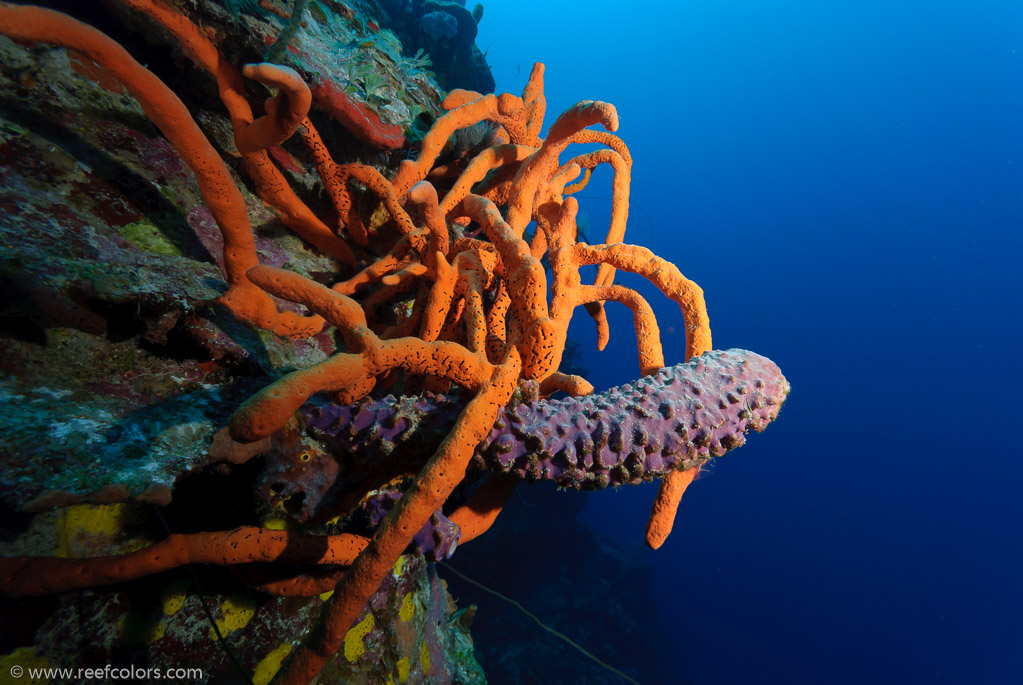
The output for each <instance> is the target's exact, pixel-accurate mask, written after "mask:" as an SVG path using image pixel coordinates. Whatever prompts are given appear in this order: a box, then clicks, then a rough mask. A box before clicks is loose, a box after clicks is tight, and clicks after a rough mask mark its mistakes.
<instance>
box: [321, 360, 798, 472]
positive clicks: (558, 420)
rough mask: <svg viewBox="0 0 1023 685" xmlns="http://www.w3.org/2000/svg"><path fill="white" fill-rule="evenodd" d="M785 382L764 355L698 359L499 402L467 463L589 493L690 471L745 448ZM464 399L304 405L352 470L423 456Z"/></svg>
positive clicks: (773, 411) (771, 413)
mask: <svg viewBox="0 0 1023 685" xmlns="http://www.w3.org/2000/svg"><path fill="white" fill-rule="evenodd" d="M788 392H789V384H788V381H786V380H785V377H784V376H783V375H782V373H781V370H780V369H779V368H778V366H777V365H776V364H775V363H774V362H772V361H771V360H770V359H767V358H766V357H762V356H760V355H758V354H755V353H753V352H748V351H746V350H738V349H732V350H724V351H711V352H706V353H704V354H702V355H700V356H699V357H696V358H693V359H691V360H690V361H688V362H686V363H684V364H678V365H676V366H672V367H668V368H664V369H661V370H660V371H658V372H657V373H655V374H652V375H650V376H648V377H646V378H642V379H640V380H638V381H635V382H632V383H627V384H625V385H621V386H618V387H616V388H611V389H610V390H606V391H604V392H601V393H599V394H594V395H590V396H587V397H570V398H565V399H556V400H540V401H538V402H533V403H529V404H518V405H515V406H513V407H509V408H508V409H506V410H505V412H504V413H503V414H502V415H501V416H500V417H499V418H498V420H497V422H496V423H495V425H494V428H493V429H492V430H491V432H490V435H488V436H487V438H486V439H484V440H483V442H482V443H481V444H480V445H479V447H478V448H477V450H476V456H475V457H474V463H475V465H476V466H477V467H482V468H486V469H489V470H493V471H499V472H504V473H513V474H515V475H517V476H519V477H520V478H523V479H524V480H528V481H539V480H553V481H556V482H557V483H558V484H559V485H561V486H562V487H569V488H577V489H583V490H596V489H600V488H605V487H607V486H609V485H615V486H617V485H625V484H635V483H639V482H642V481H647V480H651V479H653V478H656V477H660V476H663V475H665V474H667V473H668V472H670V471H674V470H680V469H688V468H692V467H696V466H700V465H702V464H704V463H706V462H707V461H709V460H710V458H711V457H719V456H721V455H723V454H725V453H726V452H728V451H729V450H732V449H735V448H736V447H739V446H741V445H742V444H744V443H745V441H746V438H745V434H746V433H747V432H748V431H749V430H750V429H753V430H754V431H757V432H759V431H761V430H763V429H764V428H765V427H766V426H767V424H769V423H770V422H771V421H773V420H774V419H775V417H777V415H778V412H779V410H780V409H781V405H782V403H783V402H784V401H785V398H786V396H787V395H788ZM464 405H465V399H464V398H462V397H459V396H457V395H455V396H445V395H432V394H429V393H427V394H424V395H422V396H419V397H400V398H396V397H393V396H388V397H384V398H382V399H379V400H364V401H362V402H359V403H356V404H354V405H349V406H339V405H334V404H329V403H314V404H310V405H307V407H306V408H305V409H303V412H302V413H303V418H304V420H305V423H306V427H307V430H308V432H309V434H310V435H311V436H312V437H314V438H315V439H317V440H318V441H320V442H321V443H322V444H324V445H325V446H326V447H327V448H328V449H329V450H330V451H331V452H333V453H334V454H335V455H339V456H340V455H342V454H343V455H346V456H347V457H348V458H350V459H351V460H352V462H353V464H352V465H353V466H355V464H356V463H358V462H361V461H362V460H369V461H379V460H381V459H384V458H386V457H388V456H391V458H397V459H400V460H401V461H405V460H417V459H421V458H427V457H428V456H429V455H430V454H431V453H432V451H433V450H434V449H435V448H436V446H437V445H438V444H439V442H440V440H441V439H442V438H443V436H444V435H446V434H447V433H448V431H450V429H451V426H452V425H453V424H454V421H455V418H456V417H457V415H458V412H460V411H461V409H462V407H464Z"/></svg>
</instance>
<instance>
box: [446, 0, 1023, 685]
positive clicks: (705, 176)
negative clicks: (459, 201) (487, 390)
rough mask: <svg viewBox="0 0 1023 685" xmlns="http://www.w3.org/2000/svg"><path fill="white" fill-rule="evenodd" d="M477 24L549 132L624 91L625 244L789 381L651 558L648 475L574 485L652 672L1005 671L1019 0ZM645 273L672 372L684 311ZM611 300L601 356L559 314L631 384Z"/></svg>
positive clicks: (1012, 583) (492, 13) (1017, 415)
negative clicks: (540, 94)
mask: <svg viewBox="0 0 1023 685" xmlns="http://www.w3.org/2000/svg"><path fill="white" fill-rule="evenodd" d="M477 43H478V44H479V46H480V47H481V49H485V50H486V49H488V48H489V51H488V59H489V62H490V63H491V65H492V66H493V70H494V74H495V77H496V80H497V91H498V92H504V91H508V92H513V93H519V92H521V89H522V86H523V84H524V83H525V79H526V76H527V75H528V73H529V69H530V66H531V63H532V62H533V61H543V62H545V63H546V65H547V78H546V84H547V88H546V92H547V100H548V119H547V122H548V124H549V123H550V122H551V121H553V117H554V115H556V114H557V113H558V112H560V111H562V110H564V109H565V108H566V107H568V106H569V105H571V104H572V103H574V102H576V101H578V100H583V99H599V100H606V101H609V102H612V103H614V104H615V105H616V106H617V108H618V111H619V114H620V116H621V128H620V131H619V133H620V135H621V136H622V138H623V139H624V140H625V141H626V142H627V144H628V145H629V146H630V148H631V150H632V153H633V156H634V158H635V165H634V167H633V181H632V212H631V216H630V228H629V233H628V234H627V242H636V243H640V244H644V245H647V246H650V247H652V248H653V249H654V251H655V252H657V253H659V254H660V255H661V256H663V257H666V258H668V259H669V260H671V261H673V262H675V263H676V264H677V265H678V266H679V268H680V269H681V270H682V272H683V273H684V274H685V275H686V276H688V277H690V278H692V279H693V280H695V281H696V282H697V283H699V284H700V285H701V286H702V287H703V288H704V290H705V292H706V295H707V302H708V307H709V311H710V317H711V325H712V329H713V333H714V342H715V347H717V348H728V347H744V348H747V349H752V350H755V351H757V352H759V353H761V354H764V355H767V356H769V357H771V358H772V359H774V360H775V361H777V362H778V363H779V365H780V366H781V367H782V369H783V371H784V372H785V373H786V375H787V377H788V378H789V380H790V381H791V383H792V386H793V391H792V394H791V396H790V398H789V402H788V404H787V405H786V407H785V408H784V410H783V411H782V413H781V416H780V418H779V420H778V422H777V423H776V424H775V425H772V426H771V427H769V428H768V430H767V431H766V432H765V433H763V434H761V435H755V436H753V437H752V438H751V439H750V441H749V443H748V444H747V446H746V447H744V448H742V449H741V450H739V451H737V452H734V453H731V454H729V455H727V456H725V457H724V458H723V459H721V460H720V461H719V462H718V463H717V466H716V467H715V468H714V470H713V471H712V472H711V473H710V474H709V475H707V476H704V477H703V478H701V479H700V480H698V481H697V482H696V483H694V484H693V485H692V486H691V488H690V489H689V492H688V493H687V494H686V496H685V497H684V498H683V501H682V505H681V507H680V510H679V516H678V519H677V521H676V525H675V531H674V533H673V534H672V536H671V537H670V538H669V540H668V542H667V543H666V544H665V546H664V547H663V548H662V549H661V550H659V551H657V552H651V551H649V550H646V549H645V548H643V547H642V546H641V545H640V544H639V543H640V541H641V540H642V536H643V528H644V525H645V521H646V517H647V515H648V513H649V506H650V503H651V501H652V499H653V496H654V492H655V486H652V485H648V486H645V487H638V488H623V489H621V490H619V491H617V492H610V491H609V492H603V493H597V494H595V495H591V496H589V498H588V499H587V502H586V506H585V508H584V509H583V511H582V513H581V514H580V515H579V518H580V520H581V521H583V522H584V523H585V524H587V525H588V526H590V527H592V528H594V529H595V530H597V531H599V532H600V534H601V535H604V536H607V537H608V538H609V539H611V540H613V541H614V542H615V543H616V544H619V545H621V546H623V547H625V548H628V549H629V550H630V554H633V555H636V558H637V559H639V560H641V561H642V563H644V564H648V565H650V566H652V567H653V580H652V583H651V591H652V593H653V596H654V597H655V598H656V601H654V602H651V603H650V604H649V605H644V606H635V607H632V611H633V612H634V615H635V616H637V617H639V618H640V620H642V621H644V622H645V623H647V624H649V625H650V626H651V631H650V634H649V635H645V636H636V635H632V636H625V635H623V636H622V640H626V639H631V640H635V639H642V640H644V641H645V642H646V643H647V644H648V645H649V644H653V645H654V646H655V648H656V649H657V650H658V651H659V652H660V653H661V654H663V656H662V657H661V665H660V666H661V667H662V668H661V672H662V673H664V674H672V673H674V674H675V677H674V678H673V677H672V676H671V675H664V676H663V681H664V682H672V681H673V680H674V681H677V682H686V683H699V684H704V683H769V682H779V683H781V682H784V683H855V684H856V685H861V684H862V683H971V684H979V683H1006V684H1009V683H1021V682H1023V587H1021V585H1023V583H1021V579H1023V544H1021V543H1023V533H1021V523H1023V507H1021V505H1020V502H1021V501H1023V459H1021V457H1023V448H1021V446H1020V439H1019V436H1018V433H1019V430H1020V428H1021V426H1023V406H1021V404H1023V403H1021V392H1020V390H1021V387H1020V385H1021V381H1023V374H1021V371H1023V363H1021V361H1020V356H1021V355H1023V326H1021V314H1023V305H1021V297H1023V277H1021V271H1023V249H1021V240H1020V228H1021V225H1023V133H1021V131H1023V3H1020V2H972V3H967V2H941V1H938V2H928V3H922V2H906V1H902V2H899V1H894V2H893V1H891V0H888V1H885V2H879V1H875V0H864V1H863V2H858V3H823V2H751V1H749V0H745V1H741V2H739V1H734V0H720V1H716V2H692V1H689V0H686V1H682V2H678V3H674V2H673V3H668V2H654V3H649V2H648V3H636V4H624V3H610V2H602V1H597V2H588V3H584V4H579V3H557V2H549V1H548V2H534V1H533V0H525V1H522V2H514V3H513V2H510V1H506V0H500V1H498V0H493V1H492V2H489V3H487V4H486V14H485V16H484V18H483V21H482V23H481V26H480V36H479V37H478V39H477ZM601 174H602V176H601V175H598V176H600V177H599V178H597V179H596V181H595V182H593V183H591V185H590V187H589V188H587V189H586V190H585V191H584V192H583V193H582V195H584V196H585V198H586V199H584V200H582V210H583V212H584V214H585V215H586V218H587V220H588V225H587V227H586V232H587V235H588V237H589V238H590V240H591V241H592V242H601V241H602V238H603V234H602V231H605V230H606V226H607V221H608V216H609V202H608V200H607V198H608V197H609V195H610V191H609V185H608V178H609V173H608V172H606V171H602V172H601ZM624 282H626V283H631V284H635V282H634V281H630V280H627V279H626V280H625V281H624ZM643 292H644V293H646V294H647V295H648V297H649V299H650V301H651V303H652V304H653V306H654V308H655V311H656V312H657V314H658V318H659V321H660V323H661V327H662V331H663V332H664V344H665V349H666V353H667V356H668V361H669V363H676V362H678V361H681V355H682V350H683V336H682V333H681V331H682V325H681V319H680V316H679V314H678V311H677V309H676V308H675V307H674V305H672V304H671V303H670V302H668V301H666V300H665V299H664V298H663V297H660V296H659V295H657V294H656V292H654V291H651V290H649V289H644V290H643ZM608 309H609V314H610V315H611V329H612V341H611V344H610V345H609V346H608V349H607V350H606V351H604V352H603V353H598V352H597V351H596V350H595V346H594V335H593V331H592V329H593V326H592V322H591V321H590V320H589V318H588V317H586V316H585V314H584V313H582V312H581V311H580V313H579V315H578V316H577V317H576V319H575V321H574V322H573V326H572V331H571V334H572V337H574V338H575V339H577V340H579V341H580V342H581V344H582V349H583V356H582V359H581V360H580V361H581V363H582V364H583V365H585V366H587V367H588V368H589V369H590V375H589V378H590V380H592V381H593V382H594V383H595V385H596V386H597V387H598V389H601V388H606V387H609V386H612V385H615V384H619V383H622V382H625V381H627V380H631V379H633V378H635V377H636V376H637V374H638V364H637V361H636V354H635V339H634V335H633V333H632V325H631V319H630V317H629V316H628V313H627V310H624V308H621V307H615V306H613V305H611V306H609V308H608ZM524 496H526V497H528V490H527V492H526V493H525V495H524ZM466 552H468V548H467V549H466ZM529 553H530V554H533V555H545V554H546V555H556V554H557V553H558V550H557V549H556V548H552V549H540V550H533V551H530V552H529ZM457 560H458V557H457V556H456V558H455V561H456V562H457ZM580 583H581V584H583V585H585V579H580ZM498 589H500V588H498ZM517 599H519V600H520V601H522V602H523V604H525V605H526V606H528V607H529V608H531V609H532V610H534V611H535V612H536V613H537V614H539V615H541V616H542V615H543V613H544V611H543V610H544V607H543V606H530V601H529V599H530V598H529V597H528V596H527V597H522V596H520V597H517ZM662 623H663V624H666V625H667V627H666V628H656V630H655V629H654V628H653V626H659V625H661V624H662ZM538 639H539V638H538ZM587 646H588V647H590V648H594V649H596V648H599V645H596V646H595V645H587ZM626 651H627V650H626ZM617 665H619V666H620V665H621V664H617ZM495 682H496V681H495Z"/></svg>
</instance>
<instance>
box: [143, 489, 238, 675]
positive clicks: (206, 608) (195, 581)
mask: <svg viewBox="0 0 1023 685" xmlns="http://www.w3.org/2000/svg"><path fill="white" fill-rule="evenodd" d="M152 509H153V512H154V513H155V514H156V518H158V519H159V520H160V523H162V524H163V528H164V530H166V531H167V535H172V534H173V533H174V531H172V530H171V527H170V524H168V523H167V519H166V518H164V516H163V512H161V511H160V507H158V506H156V505H155V504H154V505H153V506H152ZM185 570H186V571H187V572H188V575H189V577H190V578H191V580H192V586H193V587H194V588H195V593H196V595H198V597H199V604H200V605H202V610H203V612H204V613H205V614H206V619H207V620H208V621H209V622H210V626H211V627H212V628H213V632H214V634H215V635H216V636H217V642H218V643H219V644H220V648H221V649H222V650H224V654H226V655H227V658H228V659H229V660H230V661H231V664H232V665H233V666H234V667H235V670H237V671H238V673H239V674H241V677H242V678H243V679H244V680H245V682H246V683H247V685H255V683H253V682H252V678H250V677H249V674H248V673H247V672H246V670H245V669H244V668H242V665H241V663H239V661H238V658H237V657H236V656H235V655H234V652H232V651H231V648H230V647H228V646H227V640H225V639H224V635H223V633H221V632H220V626H218V625H217V621H216V619H215V618H213V610H212V609H210V605H209V603H208V602H207V601H206V593H204V592H203V591H202V586H201V585H199V576H198V575H196V572H195V569H194V568H192V564H186V565H185Z"/></svg>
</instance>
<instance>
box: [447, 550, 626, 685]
mask: <svg viewBox="0 0 1023 685" xmlns="http://www.w3.org/2000/svg"><path fill="white" fill-rule="evenodd" d="M439 565H440V566H443V567H444V568H445V569H446V570H448V571H451V572H452V573H454V574H455V575H456V576H458V577H459V578H461V579H462V580H464V581H465V582H467V583H469V584H470V585H475V586H476V587H478V588H479V589H480V590H483V591H484V592H488V593H490V594H492V595H493V596H494V597H497V598H498V599H503V600H504V601H506V602H508V603H509V604H511V605H512V606H514V607H515V608H516V609H518V610H519V611H521V612H522V613H524V614H525V615H526V616H528V617H529V618H531V619H533V620H534V621H535V622H536V624H537V625H538V626H540V627H541V628H543V629H544V630H546V631H547V632H548V633H550V634H551V635H553V636H554V637H556V638H558V639H559V640H562V641H564V642H567V643H568V644H569V645H571V646H572V647H574V648H575V649H576V650H578V651H579V652H581V653H582V654H583V655H585V656H587V657H589V658H590V659H592V660H593V661H594V662H596V663H597V665H599V666H600V667H601V668H604V669H607V670H608V671H611V673H614V674H615V675H616V676H618V677H620V678H622V679H623V680H626V681H628V682H630V683H632V684H633V685H641V684H640V682H639V681H638V680H636V679H635V678H631V677H629V676H627V675H626V674H624V673H622V672H621V671H619V670H618V669H617V668H615V667H614V666H612V665H611V664H609V663H607V662H605V661H602V660H601V659H600V657H598V656H597V655H596V654H593V653H592V652H589V651H587V649H586V648H585V647H583V646H582V645H580V644H579V643H578V642H575V641H574V640H572V638H570V637H568V636H567V635H565V634H564V633H559V632H558V631H556V630H554V628H551V627H550V626H549V625H547V624H545V623H544V622H543V621H541V620H540V619H539V618H537V617H536V615H534V614H532V613H531V612H530V611H529V610H528V609H526V607H524V606H522V605H521V604H519V603H518V602H516V601H515V600H514V599H512V598H511V597H508V596H506V595H502V594H501V593H500V592H498V591H497V590H493V589H491V588H489V587H487V586H486V585H484V584H483V583H480V582H478V581H475V580H473V579H472V578H470V577H469V576H467V575H465V574H464V573H462V572H461V571H459V570H458V569H456V568H455V567H454V566H451V565H450V564H447V563H445V562H440V563H439Z"/></svg>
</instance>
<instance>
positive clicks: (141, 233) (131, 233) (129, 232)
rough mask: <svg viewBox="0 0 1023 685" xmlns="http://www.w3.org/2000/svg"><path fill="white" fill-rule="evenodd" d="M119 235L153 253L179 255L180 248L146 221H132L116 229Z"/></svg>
mask: <svg viewBox="0 0 1023 685" xmlns="http://www.w3.org/2000/svg"><path fill="white" fill-rule="evenodd" d="M117 232H118V233H120V234H121V237H122V238H124V239H125V240H127V241H128V242H129V243H131V244H132V245H134V246H135V247H137V248H139V249H140V250H144V251H146V252H152V253H153V254H161V255H167V256H168V257H180V256H181V250H180V249H179V248H178V246H177V245H175V244H174V243H172V242H171V241H170V240H168V239H167V236H165V235H164V234H163V233H162V232H161V231H160V229H159V228H157V227H156V226H154V225H153V224H151V223H149V222H148V221H144V220H143V221H133V222H132V223H130V224H126V225H124V226H121V227H120V228H118V229H117Z"/></svg>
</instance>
